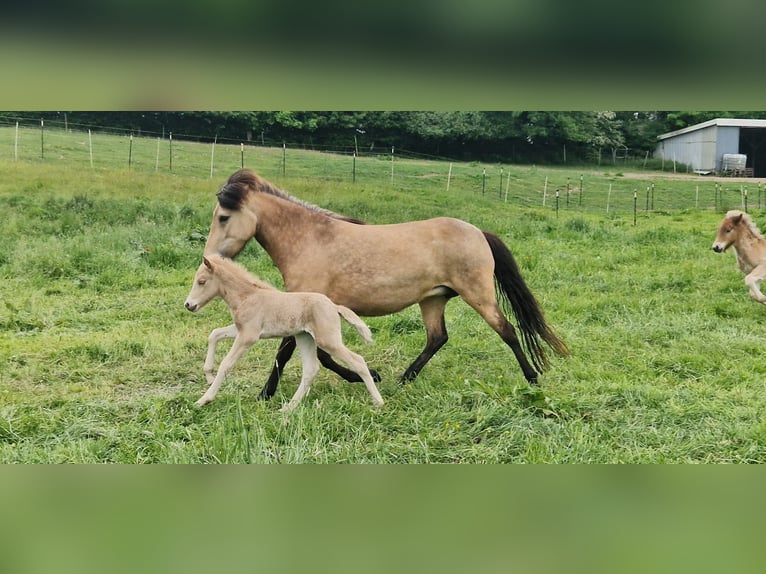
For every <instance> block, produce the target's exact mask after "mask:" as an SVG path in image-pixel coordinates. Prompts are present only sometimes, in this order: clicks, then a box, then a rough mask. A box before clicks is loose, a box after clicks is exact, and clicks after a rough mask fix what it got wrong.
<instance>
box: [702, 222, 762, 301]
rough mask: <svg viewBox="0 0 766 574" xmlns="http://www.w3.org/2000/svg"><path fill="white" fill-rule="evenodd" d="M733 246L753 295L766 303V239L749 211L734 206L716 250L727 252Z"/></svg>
mask: <svg viewBox="0 0 766 574" xmlns="http://www.w3.org/2000/svg"><path fill="white" fill-rule="evenodd" d="M729 247H733V248H734V253H735V254H736V256H737V266H738V267H739V270H740V271H742V273H744V274H745V284H746V285H747V286H748V287H749V288H750V298H751V299H753V300H754V301H758V302H759V303H763V304H765V305H766V295H764V294H763V293H761V289H760V287H759V284H760V282H761V281H762V280H763V279H766V239H764V237H763V235H761V232H760V231H758V228H757V227H756V226H755V223H753V220H752V219H751V218H750V216H749V215H748V214H747V213H743V212H742V211H737V210H732V211H729V212H728V213H727V214H726V217H724V218H723V221H721V225H720V226H719V227H718V235H716V238H715V241H714V242H713V251H715V252H716V253H723V252H724V251H726V250H727V249H728V248H729Z"/></svg>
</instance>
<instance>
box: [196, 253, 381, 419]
mask: <svg viewBox="0 0 766 574" xmlns="http://www.w3.org/2000/svg"><path fill="white" fill-rule="evenodd" d="M218 296H220V297H221V298H222V299H223V300H224V301H225V302H226V304H227V305H228V306H229V310H230V311H231V316H232V318H233V319H234V324H233V325H229V326H228V327H223V328H221V329H214V330H213V331H212V332H211V333H210V336H209V337H208V349H207V357H206V358H205V376H206V377H207V381H208V384H209V385H210V386H209V388H208V390H207V391H206V392H205V394H204V395H202V398H200V399H199V400H198V401H197V403H196V404H197V405H198V406H202V405H204V404H207V403H209V402H210V401H212V400H213V399H214V398H215V395H216V393H218V389H220V387H221V384H222V383H223V380H224V378H225V377H226V373H227V372H228V371H229V369H231V368H232V367H233V366H234V364H235V363H236V362H237V361H238V360H239V358H240V357H241V356H242V355H243V354H244V353H245V352H246V351H247V350H248V349H249V348H250V347H251V346H252V345H253V344H254V343H255V342H256V341H258V339H269V338H274V337H289V336H295V341H296V343H297V346H298V350H299V351H300V354H301V360H302V362H303V374H302V376H301V383H300V385H299V386H298V390H297V391H296V392H295V395H294V396H293V398H292V399H290V402H289V403H288V404H287V405H285V406H284V407H282V409H281V410H282V412H288V411H291V410H293V409H294V408H295V407H296V406H298V403H300V401H301V399H302V398H303V397H304V396H306V394H307V393H308V392H309V390H310V389H311V382H312V381H313V380H314V377H315V376H316V374H317V372H318V371H319V363H318V361H317V347H319V348H320V349H323V350H325V351H327V352H328V353H330V354H331V355H333V356H335V357H337V358H339V359H340V360H342V361H343V362H344V363H346V364H347V365H348V366H349V367H350V368H351V370H353V371H354V372H355V373H357V374H358V375H359V376H360V377H361V379H362V380H363V381H364V383H365V384H366V385H367V390H368V391H370V395H371V396H372V402H373V404H374V405H375V406H380V405H382V404H383V398H382V397H381V396H380V393H379V392H378V389H377V387H376V386H375V383H374V381H373V380H372V375H371V374H370V371H369V369H368V368H367V363H365V361H364V359H363V358H362V357H361V356H359V355H357V354H356V353H354V352H352V351H350V350H349V349H348V348H346V346H345V345H344V344H343V339H342V336H341V326H340V317H339V315H340V316H341V317H343V318H344V319H345V320H346V321H348V322H349V323H351V325H353V326H354V328H356V330H357V331H358V332H359V334H360V335H361V336H362V338H363V339H364V340H365V342H367V343H370V342H372V334H371V333H370V329H369V327H367V325H365V323H364V322H363V321H362V320H361V319H360V318H359V317H358V316H357V315H356V314H355V313H354V312H353V311H351V310H350V309H348V308H347V307H343V306H342V305H336V304H335V303H333V302H332V301H331V300H330V299H329V298H328V297H326V296H325V295H322V294H321V293H283V292H282V291H279V290H277V289H275V288H274V287H272V286H271V285H269V284H267V283H264V282H263V281H261V280H260V279H258V278H257V277H255V276H254V275H251V274H250V273H248V272H247V271H246V270H245V268H244V267H242V266H241V265H239V264H238V263H235V262H234V261H231V260H230V259H224V258H223V257H221V256H219V255H208V256H206V257H204V258H203V261H202V264H201V265H200V266H199V269H198V270H197V273H196V274H195V275H194V285H193V286H192V289H191V292H190V293H189V296H188V297H187V299H186V303H185V304H184V305H185V307H186V308H187V309H188V310H189V311H192V312H194V311H198V310H199V309H201V308H202V307H204V306H205V305H206V304H207V303H209V302H210V301H211V300H213V299H214V298H215V297H218ZM226 338H233V339H234V343H233V345H232V347H231V350H230V351H229V353H228V354H227V355H226V357H224V359H223V360H222V361H221V364H220V366H219V368H218V372H217V373H216V375H215V377H213V370H214V362H215V348H216V346H217V345H218V342H219V341H220V340H221V339H226Z"/></svg>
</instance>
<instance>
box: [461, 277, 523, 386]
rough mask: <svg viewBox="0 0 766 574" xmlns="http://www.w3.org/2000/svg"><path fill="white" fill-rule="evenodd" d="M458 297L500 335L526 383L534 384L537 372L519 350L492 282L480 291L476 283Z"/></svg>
mask: <svg viewBox="0 0 766 574" xmlns="http://www.w3.org/2000/svg"><path fill="white" fill-rule="evenodd" d="M460 295H461V296H462V297H463V300H464V301H465V302H466V303H468V304H469V305H470V306H471V307H473V308H474V309H475V310H476V312H477V313H478V314H479V315H481V317H482V318H483V319H484V320H485V321H486V322H487V323H488V324H489V326H490V327H492V328H493V329H494V330H495V332H496V333H497V334H498V335H500V338H501V339H502V340H503V341H504V342H505V344H506V345H508V346H509V347H510V348H511V350H512V351H513V354H514V356H515V357H516V360H517V361H518V362H519V366H520V367H521V371H522V372H523V373H524V378H526V379H527V382H528V383H530V384H532V385H534V384H536V383H537V371H535V369H534V368H533V367H532V365H531V364H530V363H529V361H528V360H527V356H526V355H525V354H524V350H523V349H522V348H521V342H520V341H519V337H518V336H517V335H516V329H514V328H513V325H511V324H510V323H509V322H508V319H506V318H505V315H503V312H502V311H501V310H500V307H499V306H498V304H497V299H496V298H495V289H494V284H493V282H492V281H491V280H490V281H489V283H487V284H486V285H484V288H483V289H481V287H480V283H479V282H477V283H476V284H475V285H474V288H473V289H471V290H470V292H465V293H460Z"/></svg>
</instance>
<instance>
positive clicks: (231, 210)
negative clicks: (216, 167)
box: [205, 169, 263, 257]
mask: <svg viewBox="0 0 766 574" xmlns="http://www.w3.org/2000/svg"><path fill="white" fill-rule="evenodd" d="M262 181H263V180H261V178H260V177H258V176H257V175H256V174H254V173H253V172H252V171H250V170H247V169H241V170H239V171H236V172H234V173H233V174H232V175H231V177H229V179H228V181H227V182H226V184H225V185H224V186H223V187H222V188H221V190H220V191H219V192H218V194H217V195H218V204H216V206H215V209H214V210H213V221H212V223H211V224H210V233H208V236H207V243H205V255H209V254H211V253H218V254H220V255H223V256H224V257H234V256H235V255H236V254H237V253H239V252H240V251H242V249H243V248H244V247H245V244H246V243H247V242H248V241H249V240H250V239H251V238H252V237H253V236H254V235H255V232H256V229H257V226H258V218H257V216H256V214H255V212H253V211H252V210H251V209H249V207H248V204H247V201H246V198H247V196H248V194H249V193H250V192H251V191H254V190H255V189H257V188H258V186H259V185H260V184H261V183H262Z"/></svg>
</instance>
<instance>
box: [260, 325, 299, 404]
mask: <svg viewBox="0 0 766 574" xmlns="http://www.w3.org/2000/svg"><path fill="white" fill-rule="evenodd" d="M294 351H295V337H285V338H284V339H282V342H281V343H280V344H279V350H278V351H277V358H276V359H274V367H273V368H272V369H271V374H270V375H269V380H268V381H266V384H265V385H264V386H263V388H262V389H261V394H260V396H259V398H261V399H263V400H265V401H268V400H269V399H270V398H271V397H273V396H274V393H276V392H277V385H279V379H280V378H281V377H282V371H283V370H284V368H285V365H286V364H287V361H289V360H290V357H292V356H293V352H294Z"/></svg>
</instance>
